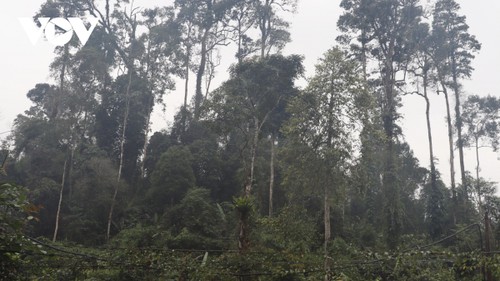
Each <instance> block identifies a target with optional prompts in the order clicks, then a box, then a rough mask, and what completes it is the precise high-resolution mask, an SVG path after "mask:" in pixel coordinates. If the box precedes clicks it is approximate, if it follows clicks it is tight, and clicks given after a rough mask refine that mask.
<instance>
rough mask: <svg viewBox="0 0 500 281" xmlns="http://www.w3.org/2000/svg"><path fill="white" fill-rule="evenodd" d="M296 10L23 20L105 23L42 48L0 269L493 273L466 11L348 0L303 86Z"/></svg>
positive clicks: (497, 120) (243, 5) (24, 115)
mask: <svg viewBox="0 0 500 281" xmlns="http://www.w3.org/2000/svg"><path fill="white" fill-rule="evenodd" d="M298 7H299V6H298V3H297V0H175V1H170V2H168V1H166V2H161V1H158V3H157V7H154V8H146V7H140V6H136V5H135V4H134V2H133V1H127V0H114V1H111V0H102V1H96V0H84V1H81V0H80V1H77V0H51V1H46V2H45V3H43V4H42V6H41V7H40V9H39V10H38V12H37V14H36V15H33V16H34V17H33V19H34V23H33V24H35V23H38V21H37V20H36V19H38V18H41V17H45V18H51V19H53V18H64V19H66V18H72V17H76V18H83V19H85V18H89V17H94V18H96V19H97V20H98V24H97V26H96V28H95V29H94V30H93V32H92V35H91V36H90V37H89V40H88V41H87V42H86V43H85V44H82V43H81V41H80V40H78V39H79V38H78V37H77V36H73V37H72V39H71V40H70V41H69V42H68V43H67V44H64V45H61V46H56V47H54V59H53V61H52V63H51V64H50V66H49V68H50V76H51V77H50V79H48V80H47V81H40V82H39V83H37V84H35V85H32V87H31V90H29V91H28V92H27V93H26V97H27V99H29V101H30V102H31V105H30V107H29V108H26V110H25V111H24V112H20V113H19V114H18V115H17V117H16V118H15V120H14V124H13V128H12V131H11V132H10V134H9V135H8V137H7V138H5V141H4V142H3V143H2V147H1V150H0V165H1V166H0V167H1V168H0V209H1V213H0V230H1V231H0V280H179V281H181V280H245V281H246V280H325V281H326V280H497V279H499V278H500V271H499V269H498V264H499V263H500V257H499V256H498V250H499V249H498V247H499V245H500V244H499V243H500V198H499V197H498V196H497V192H496V189H497V188H498V183H496V182H492V181H490V180H489V179H488V178H485V177H484V175H483V173H482V172H481V167H483V166H482V165H483V162H482V159H483V158H482V157H483V156H482V155H483V154H482V153H481V152H482V151H484V150H486V149H488V150H490V151H491V150H493V151H495V152H496V151H497V149H498V148H499V140H500V98H499V96H498V94H496V93H492V94H491V95H487V96H486V95H478V94H467V93H466V91H465V89H464V81H466V80H467V79H470V78H471V77H472V74H473V71H474V68H473V61H474V59H475V56H476V55H477V54H478V53H479V52H480V50H481V47H482V45H481V42H479V40H478V39H477V38H476V37H475V35H474V34H472V33H471V32H470V30H469V26H468V24H467V18H466V17H465V16H464V15H463V13H462V10H461V7H460V5H459V4H458V3H457V2H456V1H454V0H436V1H419V0H342V1H340V5H339V9H341V11H342V13H341V16H340V17H339V18H338V20H337V26H331V29H332V30H335V29H338V31H339V34H340V35H339V36H338V37H336V38H335V43H334V45H332V46H330V48H329V49H328V50H327V51H326V52H325V53H324V54H323V56H322V57H321V58H320V59H319V60H318V61H317V63H316V66H315V69H314V71H311V75H310V76H306V69H305V66H304V59H305V58H304V56H302V55H301V54H290V55H285V54H284V53H283V50H284V48H285V47H286V46H287V44H289V43H290V42H291V40H292V37H291V34H290V24H291V23H292V20H293V14H294V13H296V12H297V9H298ZM50 24H51V23H49V25H50ZM88 26H89V25H88V24H87V27H88ZM55 28H56V30H58V34H59V36H62V35H61V34H62V33H63V31H62V29H61V27H60V26H59V27H58V26H56V27H55ZM325 36H328V35H325ZM310 44H314V42H310ZM222 56H224V60H226V61H227V60H229V61H231V66H230V67H229V68H228V69H223V67H222V65H221V60H222ZM225 72H227V75H226V73H225ZM220 77H225V78H224V79H220ZM221 80H222V82H220V83H219V82H218V81H221ZM168 95H180V96H179V99H180V100H182V101H183V102H182V105H181V106H180V107H179V108H177V111H176V112H175V115H174V117H173V120H171V122H170V123H169V124H168V126H167V124H164V126H162V127H163V128H166V129H163V130H158V131H157V130H156V129H155V128H156V127H157V126H153V120H154V111H155V110H158V108H165V107H166V106H167V100H168ZM415 97H418V98H420V99H422V100H423V101H424V103H423V104H424V106H423V107H422V108H421V109H419V110H421V119H422V123H425V125H426V126H425V130H421V132H419V134H420V136H421V143H422V144H425V147H426V148H427V149H428V153H427V155H426V158H425V159H418V158H417V157H416V156H415V154H414V152H413V150H412V147H411V146H410V144H409V143H408V142H407V141H406V139H405V132H408V131H412V130H415V128H412V127H409V126H403V125H402V124H403V118H404V113H405V108H404V107H403V104H404V103H405V102H407V101H408V100H410V99H412V98H415ZM439 100H441V102H439ZM443 101H444V102H443ZM435 106H442V107H443V108H442V111H443V112H446V116H443V117H444V118H441V119H440V118H435V117H434V118H433V117H431V108H433V107H435ZM0 114H1V112H0ZM157 122H158V121H155V125H157ZM443 124H444V126H445V127H446V133H447V136H448V138H447V139H438V138H436V137H435V135H436V131H435V130H436V129H435V128H436V127H443ZM437 143H445V144H446V145H447V147H448V148H447V152H448V151H449V153H448V154H449V155H448V156H447V157H448V159H441V161H440V163H439V161H438V159H437V157H436V154H437V149H436V144H437ZM465 151H467V152H469V151H470V152H473V153H474V161H473V163H467V161H468V158H466V157H465V156H464V155H465ZM438 163H439V164H440V165H438ZM456 163H458V165H456ZM495 164H496V165H498V161H497V163H495ZM467 167H474V169H473V170H467ZM498 167H500V165H498Z"/></svg>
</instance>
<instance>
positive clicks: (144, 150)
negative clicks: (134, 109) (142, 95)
mask: <svg viewBox="0 0 500 281" xmlns="http://www.w3.org/2000/svg"><path fill="white" fill-rule="evenodd" d="M154 102H155V98H154V95H153V94H152V93H151V99H150V101H149V108H148V115H147V117H146V132H145V133H144V146H143V147H142V162H141V178H142V179H143V178H145V177H146V174H145V168H144V167H145V165H146V163H145V160H146V157H147V156H148V144H149V143H148V138H149V128H150V126H151V124H150V122H151V114H152V112H153V107H154Z"/></svg>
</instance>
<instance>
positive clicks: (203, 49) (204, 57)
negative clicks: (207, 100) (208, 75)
mask: <svg viewBox="0 0 500 281" xmlns="http://www.w3.org/2000/svg"><path fill="white" fill-rule="evenodd" d="M209 31H210V29H208V28H207V29H205V33H204V34H203V38H202V39H201V53H200V56H201V58H200V66H199V67H198V72H197V73H196V93H195V97H194V119H195V120H198V118H199V117H200V107H201V103H202V99H203V92H202V89H201V84H202V81H203V75H204V74H205V68H206V66H207V40H208V35H209Z"/></svg>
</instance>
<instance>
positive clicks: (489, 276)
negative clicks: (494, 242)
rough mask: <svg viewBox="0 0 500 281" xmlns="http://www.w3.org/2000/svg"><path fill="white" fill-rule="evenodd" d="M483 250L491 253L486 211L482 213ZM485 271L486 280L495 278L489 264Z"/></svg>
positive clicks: (488, 221) (488, 220)
mask: <svg viewBox="0 0 500 281" xmlns="http://www.w3.org/2000/svg"><path fill="white" fill-rule="evenodd" d="M484 251H485V252H486V253H491V224H490V218H489V214H488V212H485V213H484ZM485 271H486V272H485V275H486V276H485V277H486V279H485V280H486V281H493V280H495V279H494V278H493V274H492V272H491V269H490V267H489V266H488V267H487V268H486V270H485Z"/></svg>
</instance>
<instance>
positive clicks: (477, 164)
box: [474, 136, 484, 217]
mask: <svg viewBox="0 0 500 281" xmlns="http://www.w3.org/2000/svg"><path fill="white" fill-rule="evenodd" d="M474 139H475V141H476V145H475V149H476V192H477V200H478V203H479V215H480V216H481V217H482V216H483V214H484V208H483V200H482V198H481V186H480V182H479V171H480V167H479V138H478V136H475V137H474Z"/></svg>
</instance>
